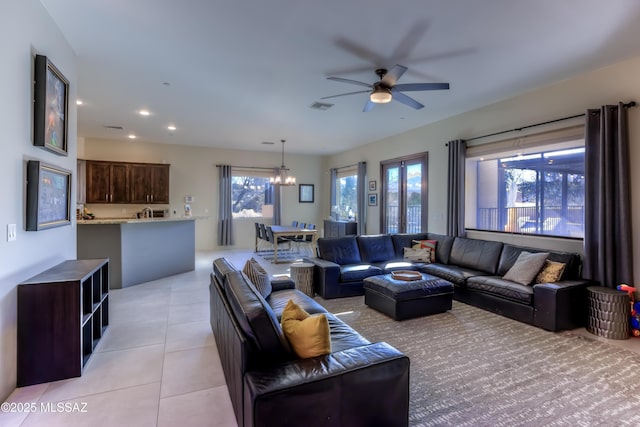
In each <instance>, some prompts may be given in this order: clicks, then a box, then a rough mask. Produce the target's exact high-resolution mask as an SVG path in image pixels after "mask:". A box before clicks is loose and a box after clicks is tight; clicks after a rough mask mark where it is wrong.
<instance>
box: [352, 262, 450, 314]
mask: <svg viewBox="0 0 640 427" xmlns="http://www.w3.org/2000/svg"><path fill="white" fill-rule="evenodd" d="M416 274H419V279H418V280H411V281H408V280H398V279H394V278H393V276H392V275H391V274H383V275H380V276H372V277H367V278H366V279H364V281H363V283H364V303H365V304H366V305H368V306H369V307H371V308H373V309H375V310H378V311H380V312H381V313H384V314H386V315H387V316H389V317H392V318H393V319H395V320H405V319H410V318H413V317H421V316H427V315H430V314H436V313H444V312H445V311H447V310H451V306H452V300H453V283H451V282H449V281H448V280H445V279H441V278H439V277H435V276H431V275H429V274H425V273H419V272H416Z"/></svg>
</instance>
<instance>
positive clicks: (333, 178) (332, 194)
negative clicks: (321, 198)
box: [329, 168, 338, 215]
mask: <svg viewBox="0 0 640 427" xmlns="http://www.w3.org/2000/svg"><path fill="white" fill-rule="evenodd" d="M329 175H330V178H329V181H330V184H329V185H330V186H329V198H330V202H331V207H330V208H329V210H330V212H329V215H332V214H333V213H334V212H333V207H334V206H335V205H336V182H337V181H338V169H335V168H333V169H329Z"/></svg>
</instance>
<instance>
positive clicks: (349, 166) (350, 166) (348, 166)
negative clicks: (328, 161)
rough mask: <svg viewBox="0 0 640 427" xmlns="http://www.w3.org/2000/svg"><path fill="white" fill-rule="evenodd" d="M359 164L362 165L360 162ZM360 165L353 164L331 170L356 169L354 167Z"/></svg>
mask: <svg viewBox="0 0 640 427" xmlns="http://www.w3.org/2000/svg"><path fill="white" fill-rule="evenodd" d="M358 163H360V162H358ZM358 163H354V164H352V165H346V166H340V167H337V168H331V169H335V170H338V169H346V168H352V167H354V166H358ZM364 163H366V162H364Z"/></svg>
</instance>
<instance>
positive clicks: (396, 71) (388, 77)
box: [381, 64, 408, 87]
mask: <svg viewBox="0 0 640 427" xmlns="http://www.w3.org/2000/svg"><path fill="white" fill-rule="evenodd" d="M407 69H408V68H407V67H404V66H402V65H398V64H396V65H394V66H393V67H391V69H390V70H389V71H387V74H385V75H384V77H383V78H382V80H381V81H382V83H383V84H384V85H385V86H387V87H392V86H395V84H396V82H397V81H398V79H399V78H400V77H402V75H403V74H404V72H405V71H407Z"/></svg>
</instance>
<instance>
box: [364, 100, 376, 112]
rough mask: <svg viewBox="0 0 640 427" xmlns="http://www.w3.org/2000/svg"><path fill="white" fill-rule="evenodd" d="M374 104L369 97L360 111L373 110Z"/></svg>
mask: <svg viewBox="0 0 640 427" xmlns="http://www.w3.org/2000/svg"><path fill="white" fill-rule="evenodd" d="M375 106H376V104H375V102H371V100H370V99H367V103H366V104H364V108H363V109H362V112H363V113H366V112H368V111H371V110H373V107H375Z"/></svg>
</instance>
